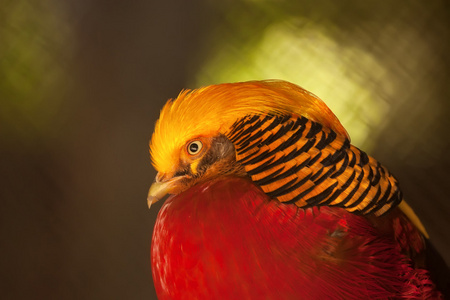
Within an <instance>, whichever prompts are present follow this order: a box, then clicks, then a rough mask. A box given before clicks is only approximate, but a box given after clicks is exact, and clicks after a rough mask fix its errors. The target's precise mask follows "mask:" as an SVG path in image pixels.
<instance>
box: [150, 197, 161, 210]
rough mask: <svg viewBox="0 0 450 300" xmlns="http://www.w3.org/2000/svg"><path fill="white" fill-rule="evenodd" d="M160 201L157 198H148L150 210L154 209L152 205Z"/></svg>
mask: <svg viewBox="0 0 450 300" xmlns="http://www.w3.org/2000/svg"><path fill="white" fill-rule="evenodd" d="M158 200H159V199H158V198H156V197H155V196H150V195H149V196H148V197H147V205H148V209H150V208H151V207H152V204H153V203H155V202H156V201H158Z"/></svg>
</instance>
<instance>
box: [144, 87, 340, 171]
mask: <svg viewBox="0 0 450 300" xmlns="http://www.w3.org/2000/svg"><path fill="white" fill-rule="evenodd" d="M261 113H264V114H267V113H273V114H293V115H297V116H304V117H306V118H308V119H310V120H312V121H315V122H318V123H321V124H323V125H324V126H326V127H329V128H330V129H332V130H334V131H335V132H336V133H338V134H340V135H342V136H344V137H348V134H347V132H346V130H345V129H344V127H343V126H342V125H341V123H340V122H339V120H338V119H337V118H336V116H335V115H334V114H333V112H331V110H330V109H329V108H328V107H327V106H326V105H325V103H323V101H322V100H320V99H319V98H318V97H316V96H315V95H313V94H311V93H310V92H308V91H306V90H304V89H302V88H301V87H299V86H297V85H295V84H292V83H289V82H286V81H280V80H266V81H248V82H241V83H226V84H220V85H215V86H209V87H205V88H200V89H197V90H194V91H189V90H185V91H183V92H181V93H180V95H179V96H178V97H177V98H176V99H175V100H173V101H168V102H167V104H166V105H165V106H164V108H163V109H162V110H161V116H160V119H159V120H158V122H157V123H156V126H155V132H154V134H153V137H152V140H151V147H150V149H151V156H152V161H153V166H154V167H155V169H157V170H158V171H159V172H163V173H170V172H173V171H174V170H173V167H174V166H175V165H176V164H177V163H178V162H177V157H178V156H179V151H180V150H181V149H182V148H183V147H184V145H185V144H186V142H187V141H189V140H191V139H193V138H196V137H198V136H208V135H217V134H218V133H225V132H226V131H227V130H229V128H230V126H231V125H232V124H233V123H234V122H235V121H236V120H237V119H239V118H241V117H244V116H246V115H252V114H261Z"/></svg>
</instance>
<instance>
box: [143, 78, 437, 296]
mask: <svg viewBox="0 0 450 300" xmlns="http://www.w3.org/2000/svg"><path fill="white" fill-rule="evenodd" d="M150 153H151V158H152V162H153V166H154V167H155V169H156V170H157V171H158V174H157V176H156V180H155V182H154V183H153V185H152V186H151V188H150V191H149V196H148V204H149V206H150V205H151V204H152V203H154V202H155V201H157V200H158V199H161V198H162V197H163V196H164V195H166V194H173V196H171V197H170V198H169V199H168V200H166V202H165V203H164V205H163V206H162V208H161V210H160V212H159V214H158V219H157V221H156V225H155V229H154V233H153V239H152V249H151V259H152V271H153V277H154V283H155V287H156V291H157V295H158V298H159V299H439V298H440V297H442V295H441V293H440V292H439V291H438V289H437V288H436V286H435V283H434V282H433V280H432V279H431V277H430V273H429V271H428V270H427V269H426V261H425V259H424V256H425V255H424V253H425V248H426V237H427V233H426V231H425V229H424V227H423V225H422V224H421V222H420V221H419V219H418V218H417V216H416V215H415V214H414V212H413V211H412V209H411V208H410V207H409V206H408V205H407V204H406V202H405V201H404V200H403V197H402V193H401V191H400V189H399V186H398V182H397V180H396V179H395V178H394V177H393V176H392V174H391V173H390V172H389V171H388V170H387V169H386V168H385V167H384V166H382V165H381V164H380V163H379V162H378V161H377V160H375V159H374V158H372V157H371V156H369V155H367V154H366V153H364V152H363V151H361V150H360V149H358V148H356V147H355V146H353V145H351V144H350V139H349V137H348V135H347V132H346V130H345V129H344V128H343V127H342V125H341V124H340V122H339V120H338V119H337V118H336V116H335V115H334V114H333V113H332V112H331V111H330V109H329V108H328V107H327V106H326V105H325V104H324V102H322V101H321V100H320V99H319V98H318V97H316V96H314V95H313V94H311V93H309V92H307V91H305V90H304V89H302V88H300V87H299V86H296V85H294V84H291V83H288V82H285V81H277V80H270V81H250V82H241V83H231V84H220V85H213V86H209V87H205V88H200V89H197V90H193V91H183V92H182V93H181V94H180V95H179V96H178V97H177V98H176V99H175V100H173V101H172V100H170V101H168V102H167V104H166V105H165V106H164V108H163V109H162V111H161V115H160V118H159V120H158V121H157V123H156V126H155V131H154V133H153V136H152V139H151V145H150Z"/></svg>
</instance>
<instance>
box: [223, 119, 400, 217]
mask: <svg viewBox="0 0 450 300" xmlns="http://www.w3.org/2000/svg"><path fill="white" fill-rule="evenodd" d="M226 135H227V136H228V138H229V139H230V141H231V142H232V143H233V144H234V145H235V148H236V160H237V161H238V162H239V163H241V164H242V165H243V166H244V167H245V170H246V172H247V173H248V175H249V176H250V177H251V179H252V180H253V182H255V183H256V184H257V185H259V186H260V187H261V189H262V190H263V191H264V192H265V193H266V194H267V195H269V196H270V197H272V198H275V199H277V200H279V201H280V202H289V203H295V204H296V205H297V206H299V207H311V206H322V205H328V206H339V207H343V208H345V209H346V210H348V211H350V212H353V213H359V214H369V213H374V214H375V215H377V216H379V215H382V214H384V213H386V212H387V211H388V210H389V209H390V208H393V207H395V206H397V205H398V204H399V203H400V202H401V201H402V194H401V191H400V189H399V188H398V183H397V180H396V179H395V178H394V177H393V176H392V175H391V174H390V173H389V171H388V170H387V169H386V168H385V167H383V166H382V165H381V164H380V163H379V162H378V161H376V160H375V159H374V158H372V157H370V156H368V155H367V154H366V153H364V152H363V151H361V150H359V149H358V148H356V147H355V146H353V145H351V144H350V141H349V140H348V139H347V138H346V137H344V136H341V135H337V134H336V133H335V132H334V131H333V130H331V129H329V128H326V127H323V126H322V125H321V124H319V123H317V122H314V121H311V120H309V119H307V118H306V117H296V116H289V115H283V116H275V115H249V116H246V117H244V118H241V119H240V120H237V121H236V123H235V124H234V125H233V126H232V127H231V129H230V131H229V132H228V133H227V134H226Z"/></svg>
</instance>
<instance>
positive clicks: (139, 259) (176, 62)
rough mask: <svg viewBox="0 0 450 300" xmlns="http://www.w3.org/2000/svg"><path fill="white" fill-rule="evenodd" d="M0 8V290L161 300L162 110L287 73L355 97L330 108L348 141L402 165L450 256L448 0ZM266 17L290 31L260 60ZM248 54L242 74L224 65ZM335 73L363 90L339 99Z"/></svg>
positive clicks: (411, 193)
mask: <svg viewBox="0 0 450 300" xmlns="http://www.w3.org/2000/svg"><path fill="white" fill-rule="evenodd" d="M1 4H2V5H1V7H0V200H1V202H0V203H1V207H0V233H1V239H0V254H1V256H0V270H1V273H0V276H1V277H0V297H1V298H2V299H155V298H156V296H155V294H154V289H153V285H152V277H151V271H150V261H149V249H150V242H151V234H152V228H153V224H154V222H155V218H156V214H157V211H158V209H159V208H160V206H161V203H159V204H157V205H155V206H154V207H152V209H151V210H150V211H149V210H148V209H147V204H146V195H147V191H148V188H149V186H150V184H151V182H152V181H153V178H154V176H155V172H154V170H153V169H152V167H151V165H150V160H149V155H148V140H149V139H150V136H151V132H152V131H153V124H154V122H155V120H156V119H157V116H158V113H159V110H160V108H161V107H162V105H163V103H164V102H165V101H166V100H167V99H168V98H172V97H176V95H177V94H178V92H179V91H180V90H181V89H183V88H196V87H198V86H200V85H202V84H212V83H218V82H222V81H235V80H247V79H263V78H265V77H271V78H273V77H278V78H280V77H281V78H282V77H284V75H283V74H284V73H283V72H286V78H284V79H289V80H291V81H294V82H295V83H297V84H299V85H306V86H305V87H307V88H308V89H311V87H314V88H313V89H314V90H312V92H314V93H316V94H318V95H319V96H321V97H322V95H328V96H327V98H325V97H322V98H324V100H325V101H326V102H329V101H333V99H331V98H334V97H333V96H332V95H334V94H336V95H338V93H339V95H340V96H339V97H343V98H344V99H352V100H351V101H350V102H346V104H345V105H347V106H348V109H342V106H341V109H340V113H338V112H337V114H338V117H339V118H341V120H343V122H344V125H346V124H350V125H352V124H353V125H352V126H350V128H348V127H347V126H346V127H347V129H348V130H349V133H350V135H352V132H353V130H354V132H358V131H357V130H358V128H365V129H366V130H365V131H364V132H365V133H367V134H366V135H365V136H364V137H363V138H358V139H356V141H355V140H354V142H355V143H356V144H357V146H359V147H361V148H363V149H365V150H367V151H368V152H369V153H370V154H371V155H373V156H374V157H376V158H377V159H379V160H380V161H382V162H383V163H384V164H385V165H386V166H388V168H389V169H390V170H391V171H392V172H393V173H394V174H396V176H397V177H398V179H399V180H400V182H401V185H402V187H403V191H404V195H405V198H406V199H407V200H408V202H409V203H410V204H411V205H412V206H413V207H414V209H415V210H416V212H417V214H418V215H419V216H420V217H421V219H422V220H423V222H424V224H425V226H426V227H427V228H428V231H429V233H430V236H431V240H432V242H433V243H434V244H435V245H436V247H437V248H438V250H439V251H440V252H441V253H442V254H443V256H444V257H445V258H446V260H447V262H449V261H450V241H449V234H448V229H449V228H450V216H449V212H450V204H449V195H450V192H449V187H450V175H449V173H448V172H449V171H448V170H449V167H450V158H449V154H448V149H449V141H450V139H449V137H450V134H449V132H448V128H449V125H450V124H449V123H450V122H449V108H450V103H449V100H450V98H449V95H450V93H449V89H450V88H449V68H448V67H449V56H448V53H449V50H450V49H449V48H450V47H449V44H448V41H449V31H450V29H449V28H450V26H449V25H450V24H449V23H450V21H449V20H450V14H449V6H448V3H447V1H438V0H432V1H426V2H424V1H418V0H417V1H397V0H392V1H356V0H354V1H351V0H347V1H339V4H332V3H328V1H314V4H313V1H311V2H310V1H281V0H280V1H250V0H248V1H220V2H219V1H206V0H205V1H199V0H193V1H184V0H179V1H144V0H137V1H102V0H94V1H79V0H78V1H75V0H72V1H71V0H66V1H56V0H44V1H16V0H3V1H1ZM293 20H294V21H293ZM299 20H300V21H299ZM273 24H287V25H288V27H289V28H291V29H292V31H291V38H293V39H294V40H293V41H292V43H289V45H288V46H286V47H288V48H286V49H284V50H283V48H280V47H278V46H279V45H275V44H276V43H275V44H274V45H273V51H272V50H271V47H270V44H269V47H267V46H265V48H264V49H265V50H264V51H267V52H266V53H265V52H264V51H263V52H262V53H261V52H258V54H257V55H258V56H257V57H258V59H260V60H261V61H262V63H259V65H258V67H257V68H254V64H255V60H252V59H253V57H254V56H255V54H254V53H255V52H256V51H257V49H258V47H256V48H255V47H254V45H256V44H258V43H259V42H261V41H262V40H263V39H264V37H266V35H265V34H266V33H267V29H268V28H273V27H271V26H272V25H273ZM311 28H313V29H314V28H321V30H323V31H321V34H323V35H326V36H327V41H328V40H330V41H332V43H331V44H330V45H331V46H330V48H329V49H328V50H327V49H326V47H325V51H328V52H324V50H323V49H322V48H321V49H322V50H320V51H318V50H317V49H318V47H316V48H314V47H315V46H314V45H315V42H314V37H315V36H316V35H313V38H311V39H309V42H308V43H304V39H302V37H304V36H305V34H304V33H305V32H306V30H307V31H308V32H311ZM313 32H314V31H313ZM317 36H321V35H317ZM295 40H297V41H300V42H295ZM302 43H303V44H302ZM308 47H310V48H311V47H313V48H311V49H312V50H311V51H309V52H307V55H306V54H305V55H301V57H302V59H304V60H305V61H308V62H310V64H309V65H308V66H307V70H308V72H306V73H305V72H303V73H302V70H306V65H305V63H304V61H303V62H302V63H299V62H297V61H294V60H289V59H287V61H285V62H284V64H283V65H281V64H279V63H277V65H276V66H275V67H274V66H273V65H272V66H271V67H270V69H269V64H270V63H271V62H273V59H272V58H273V57H274V56H275V57H280V58H282V57H285V56H286V57H287V58H289V57H290V56H288V54H289V53H291V52H292V51H297V50H300V49H301V50H304V49H309V48H308ZM280 49H281V50H282V51H281V50H280ZM336 49H338V50H339V51H341V50H342V49H344V50H345V51H343V52H342V53H343V54H345V55H342V59H340V57H341V54H340V53H341V52H339V55H335V54H336V53H333V52H335V51H336ZM275 50H276V51H279V53H278V52H276V51H275ZM302 53H303V52H302ZM324 53H325V56H323V55H324ZM252 55H253V56H252ZM265 55H267V59H266V60H265V59H264V56H265ZM329 55H335V56H336V57H337V60H336V61H337V62H336V61H335V62H333V61H328V60H327V61H323V59H322V57H329ZM222 57H223V59H222ZM367 57H370V63H368V62H367V61H366V59H362V58H367ZM324 59H325V58H324ZM258 61H259V60H258ZM210 62H215V66H216V67H211V63H210ZM217 62H220V63H223V64H224V65H228V69H226V71H227V72H228V73H229V74H228V73H225V75H224V74H219V73H220V71H221V68H220V63H217ZM233 62H234V63H233ZM334 63H336V64H338V65H339V68H338V69H336V70H337V71H336V72H337V74H340V75H339V76H336V75H334V73H332V72H330V71H328V69H327V68H328V67H329V66H331V65H333V64H334ZM246 64H248V65H249V66H248V68H249V70H250V71H247V72H246V73H245V72H244V73H245V74H244V75H242V76H241V75H236V72H234V71H233V69H232V68H231V69H230V67H229V66H237V65H240V66H241V65H246ZM324 64H325V67H323V66H324ZM213 65H214V64H213ZM217 65H219V67H217ZM266 66H267V67H266ZM273 68H276V70H277V71H276V72H274V73H273V74H274V75H271V74H272V73H271V71H270V70H272V69H273ZM296 68H298V75H292V69H296ZM324 68H325V69H324ZM241 69H242V68H241V67H240V70H241ZM288 69H289V70H290V71H289V72H288ZM227 74H228V75H227ZM280 74H281V75H280ZM295 74H297V73H295ZM325 75H326V76H325ZM331 78H332V81H330V80H331ZM344 80H354V82H357V83H358V86H359V88H358V90H356V91H351V92H350V93H349V94H345V93H346V91H345V87H346V85H345V84H343V83H342V82H344ZM311 82H312V83H314V84H312V83H311ZM367 91H369V92H367ZM367 94H369V95H371V96H370V97H368V96H367ZM330 95H331V96H330ZM342 95H344V96H342ZM336 97H337V96H336ZM337 98H338V97H337ZM374 99H375V100H374ZM335 101H337V100H335ZM346 101H347V100H346ZM366 101H367V102H366ZM335 105H336V104H335ZM374 105H375V106H374ZM377 105H381V107H382V109H379V110H378V111H377V112H375V113H374V114H373V116H372V117H369V118H367V117H366V115H367V116H371V115H370V113H371V109H370V108H371V107H379V106H377ZM355 107H356V108H358V109H356V108H355ZM344 108H345V107H344ZM368 108H369V109H368ZM346 111H349V112H351V113H349V114H346ZM355 122H356V123H355ZM355 124H356V125H355ZM358 124H359V125H358ZM352 128H354V129H352Z"/></svg>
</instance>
